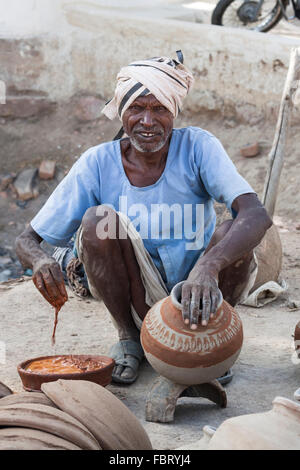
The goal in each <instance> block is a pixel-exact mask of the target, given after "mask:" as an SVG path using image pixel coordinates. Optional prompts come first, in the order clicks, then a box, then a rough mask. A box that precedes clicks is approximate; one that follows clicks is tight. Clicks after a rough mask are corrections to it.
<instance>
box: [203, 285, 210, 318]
mask: <svg viewBox="0 0 300 470" xmlns="http://www.w3.org/2000/svg"><path fill="white" fill-rule="evenodd" d="M210 312H211V298H210V291H209V290H208V289H205V290H204V291H203V296H202V321H201V323H202V325H203V326H206V325H207V324H208V320H209V316H210Z"/></svg>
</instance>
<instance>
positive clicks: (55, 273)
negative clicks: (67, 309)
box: [32, 256, 68, 308]
mask: <svg viewBox="0 0 300 470" xmlns="http://www.w3.org/2000/svg"><path fill="white" fill-rule="evenodd" d="M32 280H33V282H34V284H35V286H36V288H37V289H38V290H39V291H40V293H41V294H42V296H43V297H44V298H45V299H46V300H47V301H48V302H49V303H50V304H51V305H53V306H54V307H57V308H61V307H62V306H63V305H64V303H65V302H66V301H67V300H68V294H67V291H66V287H65V283H64V278H63V274H62V272H61V269H60V266H59V264H58V263H57V262H56V261H55V260H54V259H53V258H51V257H48V256H47V257H46V256H45V257H43V258H42V259H40V260H39V261H38V262H36V263H35V264H34V265H33V277H32Z"/></svg>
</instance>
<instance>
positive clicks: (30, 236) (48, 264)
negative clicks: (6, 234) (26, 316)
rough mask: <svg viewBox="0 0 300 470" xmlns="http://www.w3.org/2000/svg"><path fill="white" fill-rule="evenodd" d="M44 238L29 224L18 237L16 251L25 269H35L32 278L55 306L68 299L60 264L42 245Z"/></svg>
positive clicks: (61, 304)
mask: <svg viewBox="0 0 300 470" xmlns="http://www.w3.org/2000/svg"><path fill="white" fill-rule="evenodd" d="M42 240H43V239H42V238H41V237H40V236H39V235H38V234H37V233H36V232H35V231H34V230H33V228H32V227H31V225H29V226H28V227H27V228H26V229H25V230H24V232H23V233H21V235H20V236H19V237H18V238H17V239H16V253H17V255H18V258H19V260H20V262H21V264H22V266H23V268H24V269H26V268H30V269H32V271H33V277H32V280H33V282H34V284H35V286H36V288H37V289H38V290H39V291H40V293H41V294H42V295H43V297H44V298H45V299H46V300H47V301H48V302H49V303H50V304H51V305H53V306H55V307H62V306H63V304H64V303H65V302H66V301H67V300H68V294H67V291H66V288H65V283H64V278H63V275H62V272H61V269H60V266H59V264H58V263H57V262H56V261H55V260H54V258H52V257H51V256H49V255H48V254H47V253H46V252H45V251H44V250H43V249H42V248H41V247H40V243H41V242H42Z"/></svg>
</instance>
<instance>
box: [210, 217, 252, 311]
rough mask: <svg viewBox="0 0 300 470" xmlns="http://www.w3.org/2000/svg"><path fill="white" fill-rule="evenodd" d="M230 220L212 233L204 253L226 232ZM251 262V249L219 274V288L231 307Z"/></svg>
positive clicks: (241, 290)
mask: <svg viewBox="0 0 300 470" xmlns="http://www.w3.org/2000/svg"><path fill="white" fill-rule="evenodd" d="M232 223H233V221H232V220H225V221H224V222H223V223H222V224H221V225H220V226H219V227H218V228H217V229H216V231H215V233H214V234H213V236H212V238H211V240H210V242H209V245H208V247H207V248H206V251H205V253H207V252H208V251H209V250H210V249H211V248H212V247H213V246H215V245H216V244H217V243H218V242H219V241H220V240H222V238H224V236H225V235H226V233H227V232H228V230H229V229H230V227H231V225H232ZM252 262H253V251H250V252H249V253H247V255H245V256H244V257H243V258H241V259H239V260H237V261H235V263H233V264H231V265H230V266H228V267H227V268H225V269H223V270H222V271H221V272H220V274H219V288H220V290H221V292H222V294H223V298H224V300H226V301H227V302H228V303H230V305H232V306H233V307H234V306H235V305H236V304H237V303H238V301H239V300H240V297H241V294H242V293H243V292H244V289H245V287H246V286H247V284H248V281H249V277H250V272H249V271H250V270H249V267H250V264H251V263H252Z"/></svg>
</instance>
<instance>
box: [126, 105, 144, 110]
mask: <svg viewBox="0 0 300 470" xmlns="http://www.w3.org/2000/svg"><path fill="white" fill-rule="evenodd" d="M129 109H133V110H134V111H141V109H142V107H141V106H138V105H137V104H134V105H132V106H130V107H129Z"/></svg>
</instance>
